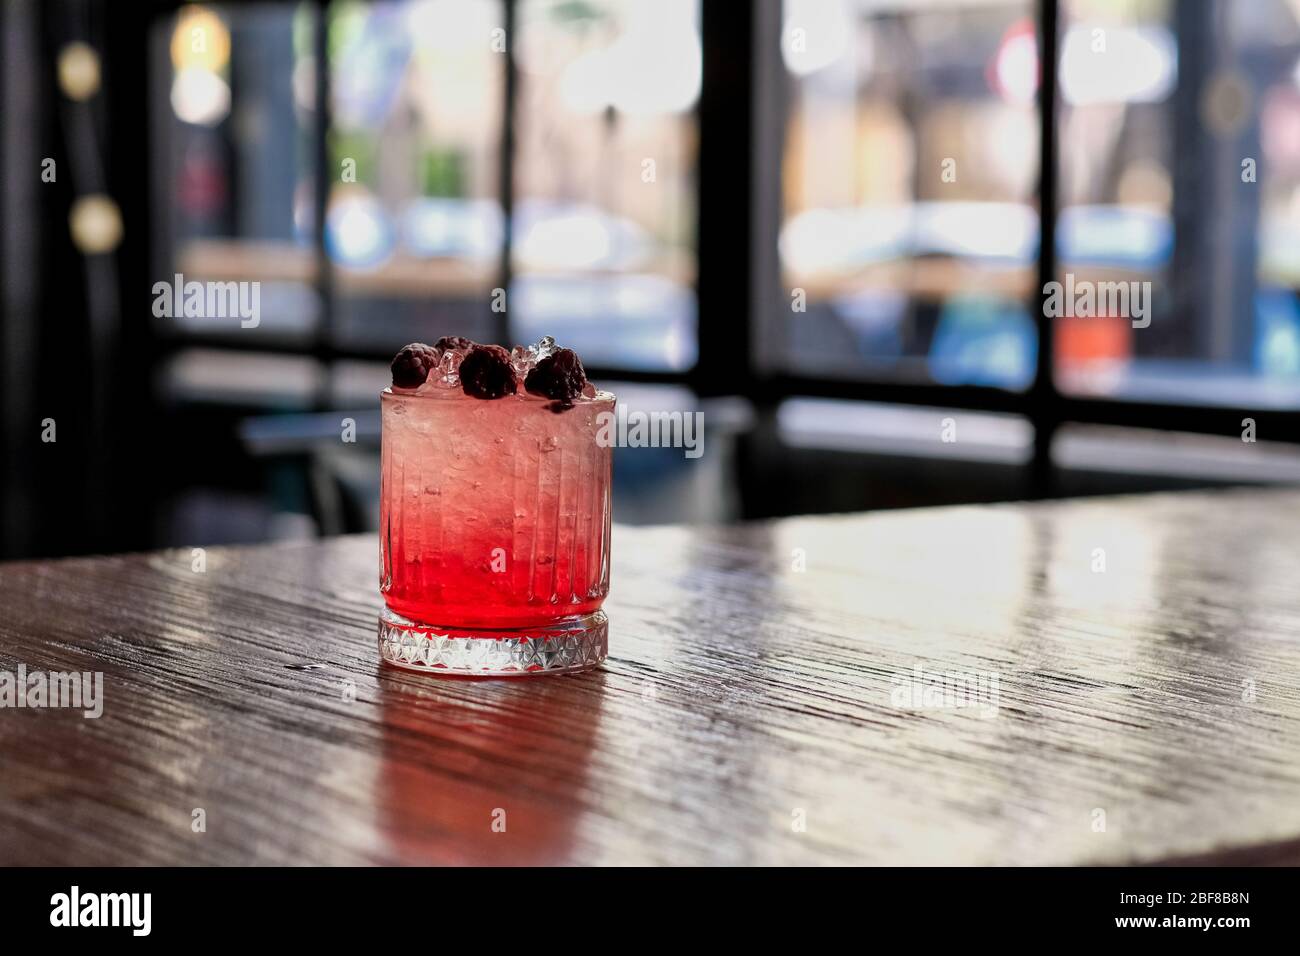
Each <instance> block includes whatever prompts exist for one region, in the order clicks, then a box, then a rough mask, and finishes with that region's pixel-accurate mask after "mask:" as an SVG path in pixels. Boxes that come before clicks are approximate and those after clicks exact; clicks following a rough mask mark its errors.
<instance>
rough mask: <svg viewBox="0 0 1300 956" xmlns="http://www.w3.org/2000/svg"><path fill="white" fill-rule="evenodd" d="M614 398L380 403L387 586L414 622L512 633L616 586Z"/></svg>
mask: <svg viewBox="0 0 1300 956" xmlns="http://www.w3.org/2000/svg"><path fill="white" fill-rule="evenodd" d="M612 409H613V398H612V396H610V397H608V399H607V400H601V401H588V402H584V403H580V404H578V405H576V406H575V407H573V408H571V409H568V410H566V411H562V412H560V413H558V414H557V413H555V412H552V411H550V410H549V409H548V408H547V405H546V403H544V402H540V401H537V400H532V399H518V398H506V399H500V400H496V401H478V400H475V399H470V398H465V397H463V396H461V397H454V398H443V397H422V396H398V395H393V394H392V393H385V394H384V397H383V451H382V469H383V474H382V479H381V503H380V554H381V568H380V589H381V591H382V592H383V593H384V596H385V600H386V602H387V604H388V606H389V607H390V608H391V609H393V610H394V611H396V612H397V613H398V614H401V615H403V616H405V617H407V618H410V619H413V620H416V621H424V622H428V623H436V624H441V625H460V626H472V627H509V626H515V625H528V624H538V623H543V622H546V621H553V620H556V619H559V618H564V617H571V616H574V615H581V614H587V613H590V612H591V611H594V610H596V609H597V608H599V607H600V604H601V602H602V601H603V600H604V598H605V595H606V594H607V593H608V590H609V534H610V487H609V485H610V469H611V449H609V448H602V447H600V445H599V444H598V443H597V441H596V434H597V429H598V427H599V420H598V417H597V416H598V415H599V413H600V412H602V411H612Z"/></svg>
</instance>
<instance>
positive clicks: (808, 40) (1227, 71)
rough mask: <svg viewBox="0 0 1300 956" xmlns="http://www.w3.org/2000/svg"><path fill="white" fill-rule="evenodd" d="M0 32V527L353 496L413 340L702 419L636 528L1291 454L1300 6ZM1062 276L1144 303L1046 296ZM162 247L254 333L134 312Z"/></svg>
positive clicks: (281, 527) (205, 515) (95, 21)
mask: <svg viewBox="0 0 1300 956" xmlns="http://www.w3.org/2000/svg"><path fill="white" fill-rule="evenodd" d="M0 26H2V28H3V52H2V54H0V103H2V106H0V117H2V122H0V223H2V225H3V234H2V237H0V240H2V243H3V244H2V245H0V322H2V329H3V336H2V337H0V414H2V415H3V420H2V421H0V426H2V428H3V434H2V437H3V467H2V468H0V505H3V509H2V511H0V519H2V524H0V555H3V556H4V557H9V558H13V557H25V556H45V555H58V554H72V553H84V552H93V551H118V550H127V549H138V548H148V547H157V546H165V545H200V544H215V543H226V542H252V541H263V540H271V539H281V538H300V537H311V536H315V535H321V534H335V533H342V532H349V531H363V530H368V529H372V528H373V527H374V526H375V524H376V521H377V493H378V439H379V435H378V418H377V405H378V402H377V396H378V393H379V391H380V389H381V388H383V387H384V385H385V384H386V383H387V381H388V369H387V364H388V360H389V359H390V358H391V356H392V354H393V352H394V351H396V349H398V348H399V347H400V346H401V345H403V344H405V343H406V342H409V341H414V340H422V341H430V342H431V341H433V340H435V339H436V338H438V337H439V336H441V335H446V334H461V335H467V336H470V337H472V338H475V339H479V340H485V341H500V342H503V343H506V344H511V343H526V342H532V341H535V340H536V339H538V338H539V337H540V336H542V335H547V334H549V335H553V336H555V337H556V338H557V339H558V340H559V342H560V343H561V344H563V345H567V346H570V347H572V348H574V349H576V350H577V351H578V352H579V353H580V354H581V355H582V357H583V359H584V361H585V362H586V364H587V367H588V369H589V371H590V373H591V375H592V377H593V378H595V379H597V380H598V381H599V382H600V383H601V384H602V385H603V386H605V387H608V388H610V389H612V390H614V391H615V392H616V393H618V394H619V396H620V398H622V399H623V400H624V401H625V402H626V403H628V404H629V405H630V406H631V407H633V408H643V409H647V410H655V409H658V410H679V409H680V410H700V411H702V412H703V413H704V421H705V425H706V429H707V431H706V437H705V445H704V455H703V457H702V458H699V459H687V458H685V457H684V456H683V455H682V453H681V451H680V450H675V449H620V450H618V451H617V452H616V455H617V460H616V463H615V477H616V489H615V515H616V518H617V519H618V520H621V521H625V522H633V523H655V522H676V521H731V520H738V519H748V518H758V517H768V516H775V515H783V514H796V513H807V512H826V511H849V510H862V509H874V508H890V507H904V506H918V505H930V504H945V503H952V502H968V501H995V500H1008V499H1019V498H1027V497H1035V498H1039V497H1050V496H1058V495H1077V494H1096V493H1113V492H1126V491H1147V490H1154V489H1163V488H1182V487H1194V486H1206V485H1214V484H1225V483H1241V482H1253V483H1273V482H1292V481H1296V480H1300V455H1298V454H1297V452H1296V450H1295V448H1296V446H1295V445H1294V444H1293V443H1294V442H1296V441H1297V440H1300V427H1297V425H1298V423H1300V299H1298V298H1297V290H1298V289H1300V0H1251V2H1249V3H1246V2H1230V0H1187V2H1175V0H1059V2H1057V0H1052V2H1048V0H1035V2H1006V0H755V2H753V3H749V4H745V3H735V2H728V3H723V2H721V0H406V2H374V3H366V2H355V0H340V2H270V0H262V2H255V3H242V2H230V3H214V4H202V5H200V4H181V3H171V2H158V0H136V2H132V3H109V2H103V0H0ZM1067 273H1068V274H1071V275H1073V276H1074V277H1075V279H1076V280H1085V279H1086V280H1094V281H1130V280H1135V281H1149V282H1150V283H1151V284H1152V290H1153V299H1152V303H1153V308H1152V316H1151V319H1152V321H1151V324H1150V326H1149V327H1148V328H1145V329H1135V328H1133V327H1132V325H1131V323H1130V321H1129V319H1128V318H1127V317H1124V316H1107V315H1102V316H1100V317H1090V318H1071V317H1061V318H1056V319H1050V320H1049V319H1046V318H1044V317H1043V310H1042V308H1041V305H1040V300H1041V290H1042V287H1043V284H1044V282H1046V281H1047V280H1049V279H1053V278H1060V277H1063V276H1064V275H1066V274H1067ZM177 274H180V275H183V276H184V280H185V281H199V282H225V281H235V282H253V281H256V282H259V283H260V296H261V298H260V323H259V324H258V326H257V327H256V328H243V327H241V325H240V323H239V321H238V320H237V319H231V318H210V317H209V318H202V317H194V316H190V317H186V316H184V315H181V316H171V317H168V316H166V315H163V316H159V315H156V314H155V312H156V311H157V310H156V309H155V308H154V305H155V293H154V291H153V290H154V285H155V283H157V282H160V281H163V282H168V283H171V282H173V281H174V277H175V276H176V275H177ZM496 289H504V290H506V295H505V299H504V301H505V303H506V308H505V309H504V310H500V309H497V310H494V309H493V303H494V301H496V302H498V304H499V302H500V298H499V297H497V296H495V295H494V290H496ZM345 418H350V419H352V420H353V421H355V423H356V436H357V440H356V441H355V442H344V441H341V440H340V423H341V422H342V420H343V419H345ZM1247 418H1249V419H1251V420H1252V421H1253V422H1254V426H1253V427H1254V434H1255V437H1256V438H1257V439H1258V440H1257V441H1254V442H1243V440H1242V433H1243V427H1244V426H1243V420H1244V419H1247ZM948 419H951V420H952V423H953V425H954V426H955V437H956V439H957V440H956V441H944V440H943V437H944V430H945V429H944V423H945V422H946V420H948ZM51 427H53V428H54V429H55V431H54V432H51V431H50V428H51ZM951 434H952V431H951V429H950V430H949V435H950V437H951ZM52 436H53V437H56V440H55V441H49V440H48V439H49V438H50V437H52Z"/></svg>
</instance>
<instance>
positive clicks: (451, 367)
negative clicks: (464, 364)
mask: <svg viewBox="0 0 1300 956" xmlns="http://www.w3.org/2000/svg"><path fill="white" fill-rule="evenodd" d="M464 357H465V353H464V352H462V351H461V350H460V349H448V350H447V351H445V352H443V353H442V359H441V360H440V361H439V362H438V367H437V368H435V369H433V371H431V372H430V373H429V378H428V379H427V380H426V381H425V383H424V387H425V388H456V387H457V386H459V385H460V360H461V359H463V358H464Z"/></svg>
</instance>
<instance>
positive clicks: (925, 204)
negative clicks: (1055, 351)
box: [778, 0, 1038, 389]
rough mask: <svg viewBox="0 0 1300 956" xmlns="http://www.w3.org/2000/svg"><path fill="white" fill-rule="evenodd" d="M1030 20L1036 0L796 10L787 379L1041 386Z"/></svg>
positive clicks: (823, 1) (788, 186) (786, 260)
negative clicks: (1034, 297)
mask: <svg viewBox="0 0 1300 956" xmlns="http://www.w3.org/2000/svg"><path fill="white" fill-rule="evenodd" d="M1032 13H1033V4H1031V3H1030V2H1028V0H1024V2H968V0H950V2H944V0H939V2H925V3H909V2H880V0H785V4H784V10H783V22H782V32H781V56H782V59H783V61H784V69H785V71H786V74H787V77H788V84H789V90H790V94H789V95H790V109H789V114H788V115H789V119H788V123H787V126H786V137H785V155H784V183H783V203H784V215H783V221H782V225H781V233H780V261H781V268H782V272H783V284H784V286H785V288H786V289H787V290H790V291H791V299H790V300H789V301H786V302H784V303H782V307H783V309H784V314H785V315H786V316H787V320H786V322H785V324H786V334H785V336H784V338H785V339H786V342H785V345H784V347H783V348H782V349H781V351H780V354H779V356H778V360H779V362H781V363H784V364H785V366H786V368H787V370H789V371H795V372H802V373H805V374H814V375H824V374H826V373H827V372H830V373H831V374H834V375H838V376H848V377H863V376H867V377H873V378H886V379H893V380H899V381H903V382H927V383H940V384H974V385H992V386H1000V387H1004V388H1011V389H1023V388H1025V387H1026V386H1028V385H1029V384H1030V382H1031V381H1032V379H1033V373H1034V361H1035V348H1036V334H1035V329H1034V323H1033V320H1032V317H1031V316H1030V314H1029V312H1028V311H1027V303H1028V302H1029V301H1030V293H1031V290H1032V285H1033V280H1034V266H1035V261H1036V256H1037V247H1038V218H1037V214H1036V211H1035V190H1036V188H1037V176H1038V119H1037V110H1036V108H1035V101H1034V98H1035V95H1036V92H1037V81H1038V61H1037V44H1036V40H1035V36H1034V21H1033V19H1032ZM800 290H801V291H802V293H803V296H802V298H799V297H798V292H799V291H800Z"/></svg>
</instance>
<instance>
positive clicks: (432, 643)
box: [379, 608, 609, 677]
mask: <svg viewBox="0 0 1300 956" xmlns="http://www.w3.org/2000/svg"><path fill="white" fill-rule="evenodd" d="M608 641H609V619H608V618H606V617H605V612H604V611H594V612H592V613H591V614H584V615H582V616H581V617H571V618H563V619H561V620H558V621H552V622H551V623H550V624H546V625H543V626H541V627H519V628H506V629H502V630H471V629H466V628H448V627H438V626H437V625H433V624H420V623H418V622H416V621H411V620H408V619H407V618H404V617H402V616H401V615H400V614H395V613H394V612H392V611H390V610H389V609H388V608H384V612H383V613H382V614H381V615H379V656H380V657H381V658H383V659H384V660H385V661H387V662H388V663H389V664H392V665H394V666H396V667H401V668H404V669H406V670H412V671H420V672H422V673H425V674H447V675H460V676H470V677H530V676H532V675H534V674H566V673H572V672H573V671H580V670H586V669H587V668H589V667H595V666H596V665H597V664H599V663H600V662H601V661H603V660H604V659H605V655H606V653H607V651H608Z"/></svg>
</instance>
